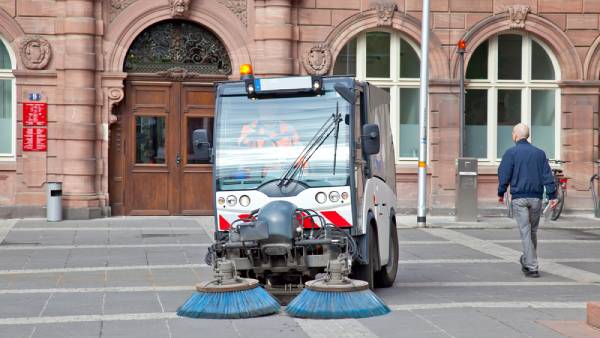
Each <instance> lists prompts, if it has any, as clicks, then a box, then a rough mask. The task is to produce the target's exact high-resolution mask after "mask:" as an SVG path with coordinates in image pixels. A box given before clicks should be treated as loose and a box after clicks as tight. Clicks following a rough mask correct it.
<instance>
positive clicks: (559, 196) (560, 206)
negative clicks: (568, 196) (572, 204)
mask: <svg viewBox="0 0 600 338" xmlns="http://www.w3.org/2000/svg"><path fill="white" fill-rule="evenodd" d="M556 198H557V199H558V204H557V205H556V207H555V208H554V210H552V217H551V219H552V220H553V221H556V220H557V219H558V218H559V217H560V214H561V212H562V210H563V207H564V206H565V191H564V190H563V189H562V188H558V191H557V192H556Z"/></svg>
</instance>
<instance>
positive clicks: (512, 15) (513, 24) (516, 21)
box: [507, 5, 529, 28]
mask: <svg viewBox="0 0 600 338" xmlns="http://www.w3.org/2000/svg"><path fill="white" fill-rule="evenodd" d="M507 10H508V19H509V22H508V27H509V28H523V27H525V20H526V19H527V14H528V13H529V6H525V5H512V6H509V7H508V9H507Z"/></svg>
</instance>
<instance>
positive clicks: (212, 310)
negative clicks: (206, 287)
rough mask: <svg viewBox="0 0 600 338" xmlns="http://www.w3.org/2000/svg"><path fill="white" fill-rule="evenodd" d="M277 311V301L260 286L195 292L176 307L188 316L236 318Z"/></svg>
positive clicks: (179, 311) (180, 314)
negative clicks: (235, 289) (227, 290)
mask: <svg viewBox="0 0 600 338" xmlns="http://www.w3.org/2000/svg"><path fill="white" fill-rule="evenodd" d="M277 312H279V303H278V302H277V300H275V299H274V298H273V297H272V296H271V295H270V294H269V293H268V292H267V291H265V290H264V289H263V288H261V287H256V288H253V289H249V290H242V291H231V292H196V293H194V294H193V295H192V296H191V297H190V298H189V299H188V300H187V301H186V302H185V304H183V305H182V306H180V307H179V309H177V315H178V316H182V317H190V318H210V319H236V318H251V317H259V316H266V315H270V314H273V313H277Z"/></svg>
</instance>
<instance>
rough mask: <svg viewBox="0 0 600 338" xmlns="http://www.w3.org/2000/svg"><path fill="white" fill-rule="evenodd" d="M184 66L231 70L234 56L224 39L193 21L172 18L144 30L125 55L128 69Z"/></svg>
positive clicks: (196, 70) (141, 70)
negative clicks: (227, 48) (232, 56)
mask: <svg viewBox="0 0 600 338" xmlns="http://www.w3.org/2000/svg"><path fill="white" fill-rule="evenodd" d="M174 68H181V69H185V70H186V71H189V72H193V73H198V74H226V75H227V74H231V60H230V59H229V55H228V53H227V50H226V48H225V46H224V45H223V43H222V42H221V40H219V38H218V37H217V36H216V35H215V34H214V33H213V32H211V31H210V30H208V29H207V28H204V27H202V26H200V25H197V24H195V23H192V22H188V21H182V20H169V21H163V22H159V23H157V24H155V25H152V26H150V27H148V28H147V29H146V30H144V31H143V32H142V33H141V34H140V35H139V36H138V37H137V38H136V39H135V41H133V43H132V44H131V47H130V48H129V51H127V57H126V58H125V67H124V70H125V71H126V72H132V73H158V72H161V71H166V70H169V69H174Z"/></svg>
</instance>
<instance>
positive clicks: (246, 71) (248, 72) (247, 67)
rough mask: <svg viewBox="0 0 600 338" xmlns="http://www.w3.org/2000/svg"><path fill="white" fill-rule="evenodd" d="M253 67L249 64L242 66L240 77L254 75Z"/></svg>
mask: <svg viewBox="0 0 600 338" xmlns="http://www.w3.org/2000/svg"><path fill="white" fill-rule="evenodd" d="M252 74H253V71H252V65H251V64H248V63H244V64H243V65H241V66H240V76H245V75H252Z"/></svg>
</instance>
